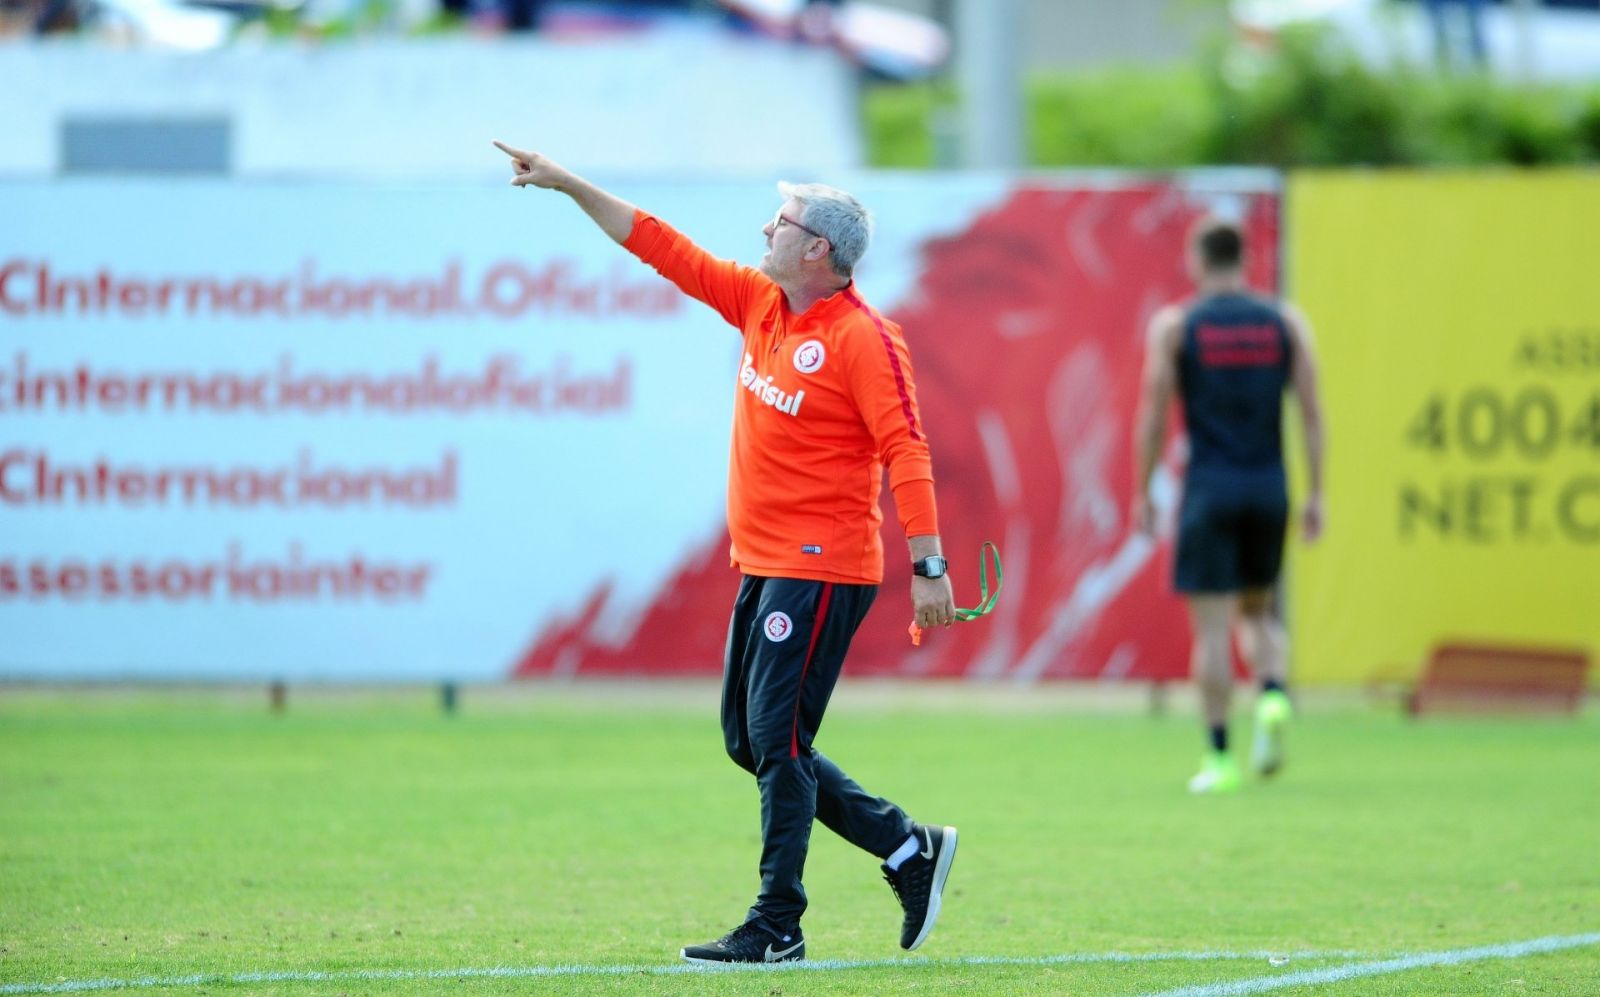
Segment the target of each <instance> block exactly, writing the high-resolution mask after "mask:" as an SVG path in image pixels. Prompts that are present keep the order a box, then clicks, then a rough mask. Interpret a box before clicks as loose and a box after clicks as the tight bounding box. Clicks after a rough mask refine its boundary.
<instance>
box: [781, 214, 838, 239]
mask: <svg viewBox="0 0 1600 997" xmlns="http://www.w3.org/2000/svg"><path fill="white" fill-rule="evenodd" d="M785 225H793V226H794V227H795V228H797V229H799V230H800V231H802V232H809V233H810V234H811V235H814V236H816V237H817V238H818V239H827V241H828V242H829V243H830V244H831V243H832V242H833V240H832V239H828V237H827V236H825V235H823V234H822V233H821V232H818V231H817V230H816V229H814V228H806V227H805V226H804V225H801V224H800V223H799V222H797V221H795V220H794V219H793V218H790V217H789V216H788V215H786V214H784V213H783V212H782V211H781V210H780V211H779V212H778V213H777V214H776V215H774V216H773V218H772V230H773V231H774V232H776V231H777V230H778V229H780V228H782V227H783V226H785Z"/></svg>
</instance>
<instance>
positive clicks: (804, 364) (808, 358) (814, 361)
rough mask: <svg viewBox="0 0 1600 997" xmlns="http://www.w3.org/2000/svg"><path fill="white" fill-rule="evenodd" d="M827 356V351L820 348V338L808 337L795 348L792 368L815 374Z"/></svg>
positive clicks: (803, 372)
mask: <svg viewBox="0 0 1600 997" xmlns="http://www.w3.org/2000/svg"><path fill="white" fill-rule="evenodd" d="M827 358H828V351H827V350H824V349H823V348H822V340H820V339H808V340H806V341H805V342H803V343H801V344H800V345H799V346H798V347H796V348H795V351H794V369H795V370H797V371H799V372H800V373H802V374H815V373H816V372H817V371H819V370H821V369H822V361H824V360H826V359H827Z"/></svg>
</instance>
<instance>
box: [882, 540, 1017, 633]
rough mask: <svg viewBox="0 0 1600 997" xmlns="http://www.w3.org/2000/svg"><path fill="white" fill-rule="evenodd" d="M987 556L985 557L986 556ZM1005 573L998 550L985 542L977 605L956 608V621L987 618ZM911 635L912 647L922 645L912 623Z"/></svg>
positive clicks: (908, 631) (980, 550)
mask: <svg viewBox="0 0 1600 997" xmlns="http://www.w3.org/2000/svg"><path fill="white" fill-rule="evenodd" d="M986 555H987V556H986ZM991 561H992V562H994V591H993V592H990V591H989V563H990V562H991ZM1005 579H1006V576H1005V573H1004V572H1002V571H1001V570H1000V548H998V547H996V546H995V545H994V543H993V541H989V540H985V541H984V542H983V546H982V547H981V548H979V549H978V604H977V605H976V606H974V607H972V608H971V609H962V608H960V607H959V606H958V607H956V619H957V620H958V621H959V620H975V619H977V618H978V617H980V616H988V615H989V614H990V613H991V612H993V611H994V607H995V605H996V604H997V603H998V602H999V601H1000V588H1001V586H1003V585H1004V584H1005ZM906 632H907V633H909V634H910V635H911V643H912V645H913V646H920V645H921V644H922V628H921V627H919V626H917V624H916V622H915V621H913V622H912V624H911V626H910V627H909V628H907V630H906Z"/></svg>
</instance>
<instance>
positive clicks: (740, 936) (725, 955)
mask: <svg viewBox="0 0 1600 997" xmlns="http://www.w3.org/2000/svg"><path fill="white" fill-rule="evenodd" d="M678 954H679V955H681V956H683V957H684V959H686V960H688V961H689V962H700V963H715V964H721V963H730V962H798V961H800V960H801V959H804V958H805V957H806V940H805V939H804V938H803V937H801V935H800V929H799V928H795V929H794V930H793V931H791V932H789V933H788V934H785V935H781V936H780V935H774V934H773V933H772V932H770V931H768V930H766V929H765V928H762V927H761V926H760V925H758V924H756V923H755V922H754V921H746V922H745V923H743V924H741V925H739V926H738V927H737V928H734V929H733V930H732V931H730V932H728V933H727V934H726V935H723V936H722V937H721V938H719V939H717V940H716V941H714V942H706V943H705V944H704V945H690V946H689V947H687V948H685V949H683V950H681V951H680V952H679V953H678Z"/></svg>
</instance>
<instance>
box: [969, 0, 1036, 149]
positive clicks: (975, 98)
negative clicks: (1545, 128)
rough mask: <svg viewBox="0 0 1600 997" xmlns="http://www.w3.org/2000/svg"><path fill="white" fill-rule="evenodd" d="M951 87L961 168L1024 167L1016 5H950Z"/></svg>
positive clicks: (980, 0)
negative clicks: (956, 103) (957, 109)
mask: <svg viewBox="0 0 1600 997" xmlns="http://www.w3.org/2000/svg"><path fill="white" fill-rule="evenodd" d="M955 7H956V17H955V46H956V86H957V89H958V90H959V92H960V96H961V165H962V166H965V167H967V168H968V169H999V170H1011V169H1018V168H1020V167H1021V166H1022V165H1023V127H1022V121H1023V98H1022V65H1021V63H1022V59H1021V53H1020V48H1021V46H1020V45H1019V43H1018V42H1019V39H1020V34H1021V32H1020V26H1019V21H1020V16H1019V11H1020V9H1021V4H1020V3H1019V0H955Z"/></svg>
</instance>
